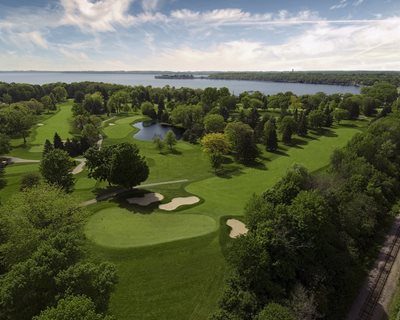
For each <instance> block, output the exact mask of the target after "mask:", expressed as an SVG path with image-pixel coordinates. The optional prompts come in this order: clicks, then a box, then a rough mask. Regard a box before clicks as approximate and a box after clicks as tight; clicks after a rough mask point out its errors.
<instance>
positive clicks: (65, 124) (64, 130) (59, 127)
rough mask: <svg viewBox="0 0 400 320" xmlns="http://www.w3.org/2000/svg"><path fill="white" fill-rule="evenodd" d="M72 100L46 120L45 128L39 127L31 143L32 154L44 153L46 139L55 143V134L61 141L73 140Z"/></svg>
mask: <svg viewBox="0 0 400 320" xmlns="http://www.w3.org/2000/svg"><path fill="white" fill-rule="evenodd" d="M72 104H73V103H72V100H71V101H67V102H65V103H62V104H60V105H59V106H58V108H59V111H58V112H57V113H55V114H54V115H53V116H52V117H50V118H48V119H46V120H44V121H43V122H42V123H43V126H37V127H36V129H35V130H34V132H33V134H32V135H31V138H32V140H30V141H29V143H30V144H31V145H36V146H32V148H31V150H30V151H31V152H42V148H43V147H42V146H43V144H44V142H45V141H46V139H49V140H50V141H53V137H54V134H55V133H56V132H57V133H58V134H59V135H60V137H61V139H67V138H71V137H72V134H71V123H70V120H71V118H72Z"/></svg>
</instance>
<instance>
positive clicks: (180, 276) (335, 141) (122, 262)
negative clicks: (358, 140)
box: [88, 124, 362, 320]
mask: <svg viewBox="0 0 400 320" xmlns="http://www.w3.org/2000/svg"><path fill="white" fill-rule="evenodd" d="M361 125H362V124H361ZM359 131H360V128H359V127H358V126H341V127H338V128H334V129H332V130H329V131H326V132H325V135H323V136H316V135H314V134H310V137H309V138H307V139H297V140H296V145H295V146H293V147H290V148H288V147H283V148H282V149H281V153H280V154H272V153H267V152H263V155H262V156H263V158H264V160H262V164H260V165H259V166H256V167H245V166H243V165H240V164H236V163H230V164H227V165H225V167H226V168H225V172H224V174H222V175H221V176H215V175H214V174H213V171H212V170H211V168H210V164H209V161H208V158H207V157H206V156H205V155H204V154H203V153H202V151H201V148H200V147H199V146H198V145H190V144H187V143H185V142H179V143H178V145H177V147H176V152H174V153H165V154H160V153H159V152H158V150H156V148H155V147H154V146H153V144H152V143H151V142H144V141H136V140H134V142H135V143H136V144H138V146H139V148H140V150H141V153H142V154H144V155H145V156H146V159H147V160H148V163H149V165H150V177H149V179H148V180H147V181H146V182H145V183H151V182H159V181H168V180H177V179H189V180H190V181H189V182H188V183H183V184H176V185H164V186H158V187H152V188H149V190H151V191H156V192H160V193H161V194H163V195H165V196H166V201H167V200H168V199H169V198H172V197H174V196H185V195H187V194H188V193H190V194H194V195H197V196H200V197H201V198H202V199H203V200H204V201H203V202H202V203H201V204H199V205H195V206H192V207H190V208H188V209H181V210H179V213H169V214H166V216H167V218H172V217H174V216H178V217H184V216H191V215H197V216H201V215H203V216H208V217H210V218H213V219H214V221H215V223H217V222H219V221H221V223H223V226H222V228H220V229H219V231H218V232H212V231H211V230H210V233H209V234H208V235H205V236H200V237H196V238H193V239H186V240H180V241H174V242H169V243H160V244H157V245H152V246H146V247H141V248H130V249H112V248H105V247H103V246H99V245H95V244H93V243H91V244H88V245H89V246H90V248H91V250H90V251H91V252H92V254H93V255H94V256H96V257H101V258H102V259H106V260H109V261H111V262H113V263H115V264H116V266H117V268H118V274H119V277H120V282H119V284H118V285H117V287H116V290H115V292H114V294H113V295H112V298H111V304H110V310H111V312H112V313H113V314H115V315H116V317H117V318H118V319H122V320H124V319H131V318H132V315H134V316H135V317H137V318H138V319H199V320H200V319H207V317H208V316H209V315H210V313H212V312H213V311H214V310H215V308H216V302H217V300H218V297H219V296H220V294H221V292H222V287H223V285H222V284H223V279H224V276H225V273H226V268H227V267H226V263H225V261H224V257H223V254H222V253H221V248H224V246H221V243H222V242H227V243H231V241H232V240H230V239H229V238H228V239H227V234H228V233H229V228H227V227H226V226H225V225H224V224H225V219H221V217H224V216H228V215H229V216H235V215H236V216H240V215H242V214H243V207H244V205H245V203H246V201H247V200H248V199H249V197H250V195H251V194H252V193H254V192H257V193H260V192H262V191H264V190H265V189H267V188H269V187H271V186H272V185H273V184H274V183H275V182H276V181H278V180H279V179H280V178H281V177H282V176H283V175H284V174H285V173H286V171H287V170H288V168H290V167H291V166H292V165H293V164H294V163H300V164H303V165H304V166H306V167H307V168H308V169H309V170H310V171H316V170H320V169H321V168H324V167H326V166H327V164H328V163H329V158H330V155H331V153H332V151H333V150H334V149H336V148H341V147H343V146H344V145H345V144H346V142H347V141H348V140H349V139H350V138H351V137H352V136H353V135H354V134H356V133H357V132H359ZM121 141H132V136H131V135H130V136H128V137H125V138H123V139H121ZM105 142H106V143H116V142H117V141H116V140H115V139H106V141H105ZM105 208H106V209H107V210H108V211H104V209H105ZM111 208H113V210H114V209H117V210H124V209H121V204H119V203H118V201H114V202H108V203H101V204H98V205H96V206H94V207H93V208H91V209H92V210H93V211H94V212H96V211H97V212H98V213H102V216H101V217H102V218H104V217H105V216H106V215H108V214H109V213H111V214H110V215H109V216H108V217H107V219H105V220H103V221H101V223H99V225H100V226H104V230H103V231H102V230H99V235H100V237H106V239H104V240H103V241H104V243H107V242H110V241H115V240H114V239H113V238H112V237H110V236H109V234H108V233H109V232H110V233H113V235H112V236H113V237H118V238H121V237H124V239H126V238H127V237H129V238H131V237H132V238H131V239H137V237H142V236H143V233H142V224H141V223H136V220H135V219H136V217H139V218H140V219H141V220H143V219H144V220H145V219H148V220H152V219H158V218H156V217H158V216H160V214H159V213H157V212H156V213H151V212H153V211H154V209H153V210H151V211H150V212H147V213H150V214H147V215H145V214H143V215H138V214H132V212H129V211H128V210H126V209H125V211H122V212H121V217H124V218H122V219H121V221H120V222H122V224H123V225H124V226H123V227H122V229H121V228H120V227H117V228H116V229H114V228H115V227H114V225H115V221H116V220H119V219H120V218H117V217H116V215H115V214H113V211H110V209H111ZM99 210H100V211H99ZM98 213H95V214H94V216H93V218H91V219H97V220H99V219H100V217H98V216H97V215H98ZM103 215H104V216H103ZM132 215H133V217H135V218H133V219H132V218H131V217H132ZM126 217H129V218H128V221H129V222H127V220H126ZM91 219H90V220H89V222H88V226H90V225H91V223H93V221H92V220H91ZM171 221H172V220H171ZM151 223H152V222H151V221H146V226H147V225H150V224H151ZM131 226H132V229H131ZM135 226H136V227H135ZM184 227H185V228H186V227H188V225H187V224H184ZM190 227H191V226H190ZM150 229H151V228H150ZM105 232H107V233H105ZM135 233H137V234H135ZM151 236H152V235H150V236H148V239H149V241H151ZM221 239H222V240H221ZM142 240H143V241H147V240H146V239H142ZM124 241H125V240H124ZM135 241H137V240H135ZM166 241H169V238H167V240H166ZM228 248H229V246H228ZM225 251H227V249H224V252H225Z"/></svg>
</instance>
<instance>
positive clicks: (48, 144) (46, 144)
mask: <svg viewBox="0 0 400 320" xmlns="http://www.w3.org/2000/svg"><path fill="white" fill-rule="evenodd" d="M51 150H54V146H53V144H52V143H51V142H50V140H49V139H46V141H45V142H44V146H43V156H44V155H46V154H48V153H49V152H50V151H51Z"/></svg>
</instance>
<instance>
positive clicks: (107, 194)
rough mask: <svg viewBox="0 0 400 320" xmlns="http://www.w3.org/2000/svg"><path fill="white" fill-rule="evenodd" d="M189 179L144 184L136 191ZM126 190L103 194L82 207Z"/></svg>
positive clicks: (83, 203) (84, 203) (86, 202)
mask: <svg viewBox="0 0 400 320" xmlns="http://www.w3.org/2000/svg"><path fill="white" fill-rule="evenodd" d="M188 181H189V180H188V179H182V180H174V181H164V182H156V183H148V184H142V185H140V186H137V187H135V189H143V188H148V187H155V186H162V185H164V184H174V183H183V182H188ZM126 191H127V190H126V189H119V190H115V191H113V192H109V193H105V194H102V195H100V196H98V197H96V198H95V199H91V200H88V201H85V202H82V203H81V206H82V207H86V206H89V205H92V204H95V203H97V202H100V201H103V200H107V199H110V198H114V197H115V196H117V195H118V194H120V193H123V192H126Z"/></svg>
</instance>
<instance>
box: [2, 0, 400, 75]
mask: <svg viewBox="0 0 400 320" xmlns="http://www.w3.org/2000/svg"><path fill="white" fill-rule="evenodd" d="M399 52H400V1H399V0H319V1H317V0H304V1H300V0H279V1H277V0H230V1H228V0H212V1H211V0H196V1H195V0H98V1H95V0H51V1H50V0H30V1H28V0H0V70H173V71H189V70H190V71H196V70H198V71H204V70H238V71H244V70H261V71H262V70H291V69H292V68H294V69H296V70H400V59H399V57H400V53H399Z"/></svg>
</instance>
